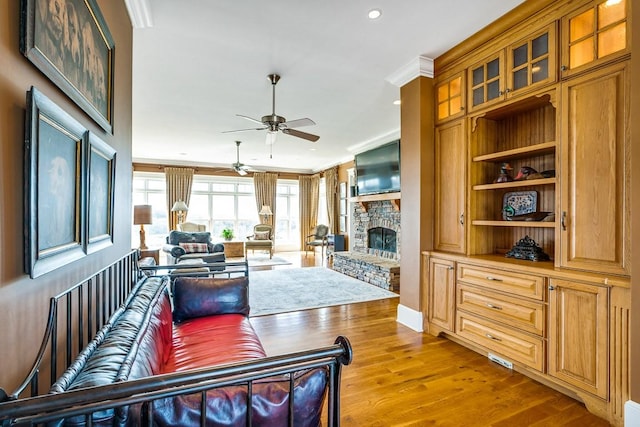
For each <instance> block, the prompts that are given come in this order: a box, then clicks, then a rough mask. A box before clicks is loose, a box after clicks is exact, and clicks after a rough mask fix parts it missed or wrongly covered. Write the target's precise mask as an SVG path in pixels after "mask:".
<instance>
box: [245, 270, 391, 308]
mask: <svg viewBox="0 0 640 427" xmlns="http://www.w3.org/2000/svg"><path fill="white" fill-rule="evenodd" d="M398 296H399V295H398V294H395V293H393V292H390V291H387V290H384V289H382V288H379V287H377V286H374V285H370V284H368V283H365V282H363V281H361V280H358V279H354V278H352V277H349V276H346V275H344V274H342V273H338V272H337V271H334V270H331V269H329V268H326V267H307V268H287V269H282V270H264V271H251V272H249V304H250V306H251V316H252V317H254V316H264V315H266V314H275V313H286V312H290V311H298V310H308V309H311V308H320V307H329V306H333V305H343V304H352V303H356V302H364V301H373V300H379V299H385V298H395V297H398Z"/></svg>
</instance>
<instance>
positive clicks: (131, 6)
mask: <svg viewBox="0 0 640 427" xmlns="http://www.w3.org/2000/svg"><path fill="white" fill-rule="evenodd" d="M124 3H125V4H126V6H127V11H128V12H129V19H131V25H132V26H133V28H149V27H153V19H152V17H151V5H150V3H149V0H124Z"/></svg>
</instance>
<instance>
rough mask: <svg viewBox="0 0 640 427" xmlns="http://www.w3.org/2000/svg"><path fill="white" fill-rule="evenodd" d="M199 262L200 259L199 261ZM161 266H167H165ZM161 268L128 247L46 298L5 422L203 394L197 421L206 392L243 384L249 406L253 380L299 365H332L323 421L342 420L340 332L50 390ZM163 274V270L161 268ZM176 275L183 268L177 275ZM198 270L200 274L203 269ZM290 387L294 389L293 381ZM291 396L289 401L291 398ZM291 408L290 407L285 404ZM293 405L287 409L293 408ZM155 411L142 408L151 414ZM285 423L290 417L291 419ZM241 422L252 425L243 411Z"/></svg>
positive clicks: (238, 266) (346, 353) (2, 401)
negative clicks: (259, 352) (194, 365)
mask: <svg viewBox="0 0 640 427" xmlns="http://www.w3.org/2000/svg"><path fill="white" fill-rule="evenodd" d="M207 266H209V267H211V274H212V275H220V274H222V275H229V273H230V272H233V273H235V274H244V275H247V276H248V275H249V269H248V266H247V264H246V262H240V263H224V264H215V265H207ZM198 267H202V264H200V265H198ZM164 268H166V267H164ZM162 270H163V267H162V266H144V267H141V266H139V265H138V252H137V251H132V252H131V253H129V254H127V255H126V256H124V257H122V258H121V259H119V260H117V261H116V262H114V263H113V264H111V265H109V266H108V267H106V268H104V269H103V270H101V271H99V272H98V273H96V274H94V275H93V276H91V277H89V278H87V279H86V280H83V281H82V282H80V283H78V284H76V285H75V286H72V287H71V288H69V289H67V290H66V291H64V292H62V293H60V294H58V295H56V296H54V297H52V298H51V300H50V306H49V316H48V321H47V326H46V329H45V334H44V337H43V340H42V343H41V346H40V349H39V351H38V354H37V356H36V360H35V362H34V364H33V367H32V368H31V370H30V372H29V373H28V375H27V376H26V378H25V379H24V381H23V382H22V383H21V384H20V386H18V388H17V389H16V390H15V391H13V392H12V393H10V394H7V393H6V392H5V391H4V390H3V389H1V388H0V424H1V425H2V426H14V425H16V426H18V425H19V426H23V425H41V424H46V423H50V422H54V421H56V420H60V419H64V418H68V417H70V416H78V415H84V416H85V420H86V421H87V425H91V414H92V413H93V412H98V411H104V410H111V409H114V408H121V407H126V406H127V405H132V404H143V408H145V410H146V411H147V412H149V411H152V407H153V405H150V404H149V403H150V402H152V401H153V400H155V399H162V398H167V397H174V396H180V395H192V394H194V393H200V394H201V402H202V403H201V407H202V409H203V411H202V416H201V422H200V425H202V426H204V425H205V424H204V422H205V420H206V418H207V417H206V412H205V411H204V409H206V404H205V399H206V392H207V390H213V389H216V388H219V387H225V386H229V385H243V386H246V387H247V405H248V406H247V407H248V408H251V407H252V406H251V399H252V385H253V383H254V381H257V380H260V379H262V378H266V377H270V376H274V375H289V378H291V382H293V373H294V372H296V371H299V370H301V369H311V368H317V367H326V368H327V369H328V370H329V382H328V393H327V402H326V416H327V425H328V426H339V425H340V376H341V366H342V365H348V364H349V363H350V362H351V359H352V349H351V346H350V344H349V341H348V340H347V339H346V338H345V337H342V336H339V337H338V338H337V339H336V340H335V343H334V345H331V346H326V347H322V348H317V349H313V350H309V351H302V352H297V353H290V354H286V355H281V356H274V357H266V358H262V359H257V360H252V361H247V362H241V363H236V364H233V365H224V366H219V367H213V368H205V369H197V370H191V371H186V372H180V373H172V374H163V375H156V376H152V377H147V378H141V379H136V380H131V381H125V382H120V383H115V384H109V385H105V386H96V387H89V388H85V389H79V390H74V391H68V392H64V393H59V394H48V393H47V392H48V390H49V388H50V387H51V385H52V384H53V383H54V382H55V381H56V379H57V378H58V376H59V373H60V372H64V371H65V370H66V369H67V368H68V367H69V366H70V365H71V364H72V363H73V361H74V359H75V357H76V356H77V355H78V354H79V353H80V352H81V351H82V350H83V348H84V347H85V345H87V343H88V342H90V341H91V340H92V338H93V337H94V336H95V334H96V333H97V332H98V331H99V330H100V329H101V328H102V327H103V326H104V325H105V324H106V323H107V322H108V321H109V318H110V317H111V316H112V315H113V314H114V313H115V312H116V311H117V310H118V309H119V307H121V305H123V304H124V303H125V302H126V300H127V296H128V295H129V293H130V292H131V290H132V289H133V288H134V286H135V284H136V283H137V281H138V280H140V279H141V278H142V277H143V276H144V275H145V274H155V273H156V272H158V273H159V272H162ZM165 272H166V270H165ZM180 274H181V275H184V274H188V273H184V272H182V273H180ZM200 274H201V273H200ZM290 390H291V391H290V393H293V390H294V388H293V387H290ZM292 397H293V396H290V399H289V402H293V400H294V399H293V398H292ZM290 406H291V405H290ZM292 410H293V408H289V411H290V414H291V413H292ZM151 415H152V414H150V413H147V416H146V417H145V418H146V419H148V420H150V421H149V425H151V420H152V419H153V417H152V416H151ZM289 424H290V425H291V426H293V425H294V420H293V418H292V417H289ZM246 425H247V426H251V425H252V411H251V410H247V420H246Z"/></svg>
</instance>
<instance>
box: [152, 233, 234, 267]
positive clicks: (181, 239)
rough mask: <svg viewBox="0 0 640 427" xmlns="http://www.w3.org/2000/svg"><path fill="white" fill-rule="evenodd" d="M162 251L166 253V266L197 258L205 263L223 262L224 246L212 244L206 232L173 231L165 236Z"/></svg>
mask: <svg viewBox="0 0 640 427" xmlns="http://www.w3.org/2000/svg"><path fill="white" fill-rule="evenodd" d="M162 250H163V251H164V252H166V253H167V263H168V264H177V263H178V262H180V261H184V260H189V259H197V258H200V259H202V260H203V261H204V262H205V263H212V262H224V261H225V256H224V245H223V244H222V243H215V244H214V243H213V242H212V241H211V233H209V232H208V231H205V232H196V233H189V232H184V231H177V230H173V231H171V233H169V236H167V243H166V244H165V245H164V246H163V247H162Z"/></svg>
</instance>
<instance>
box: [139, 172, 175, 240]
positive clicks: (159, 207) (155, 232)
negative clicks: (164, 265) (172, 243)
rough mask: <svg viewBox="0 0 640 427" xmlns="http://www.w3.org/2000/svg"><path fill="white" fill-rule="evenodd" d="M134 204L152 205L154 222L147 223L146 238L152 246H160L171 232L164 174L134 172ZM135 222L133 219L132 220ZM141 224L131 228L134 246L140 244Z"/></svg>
mask: <svg viewBox="0 0 640 427" xmlns="http://www.w3.org/2000/svg"><path fill="white" fill-rule="evenodd" d="M132 201H133V205H151V212H152V221H153V224H149V225H145V227H144V229H145V239H146V243H147V246H149V247H150V248H160V247H162V245H164V244H165V242H166V240H165V239H166V236H167V234H169V220H168V218H167V197H166V181H165V178H164V174H159V173H134V176H133V193H132ZM131 222H132V223H133V219H132V220H131ZM139 233H140V226H139V225H136V226H134V227H133V228H132V230H131V243H132V246H131V247H132V248H137V247H138V246H140V234H139Z"/></svg>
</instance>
